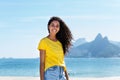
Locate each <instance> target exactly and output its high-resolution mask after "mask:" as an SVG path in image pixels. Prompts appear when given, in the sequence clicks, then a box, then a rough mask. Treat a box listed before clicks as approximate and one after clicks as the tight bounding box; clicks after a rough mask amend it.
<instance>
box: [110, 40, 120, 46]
mask: <svg viewBox="0 0 120 80" xmlns="http://www.w3.org/2000/svg"><path fill="white" fill-rule="evenodd" d="M110 42H111V43H112V44H115V45H116V46H118V47H120V42H117V41H110Z"/></svg>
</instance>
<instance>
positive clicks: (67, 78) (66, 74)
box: [65, 70, 69, 80]
mask: <svg viewBox="0 0 120 80" xmlns="http://www.w3.org/2000/svg"><path fill="white" fill-rule="evenodd" d="M65 77H66V80H69V76H68V73H67V70H65Z"/></svg>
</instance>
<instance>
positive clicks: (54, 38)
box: [48, 35, 57, 41]
mask: <svg viewBox="0 0 120 80" xmlns="http://www.w3.org/2000/svg"><path fill="white" fill-rule="evenodd" d="M48 38H49V39H50V40H52V41H57V38H56V36H55V35H48Z"/></svg>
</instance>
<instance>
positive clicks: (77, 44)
mask: <svg viewBox="0 0 120 80" xmlns="http://www.w3.org/2000/svg"><path fill="white" fill-rule="evenodd" d="M86 42H87V41H86V40H85V38H79V39H77V40H76V41H75V42H74V43H73V47H77V46H79V45H82V44H84V43H86Z"/></svg>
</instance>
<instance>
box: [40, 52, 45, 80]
mask: <svg viewBox="0 0 120 80" xmlns="http://www.w3.org/2000/svg"><path fill="white" fill-rule="evenodd" d="M45 53H46V51H45V50H40V80H44V69H45Z"/></svg>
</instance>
